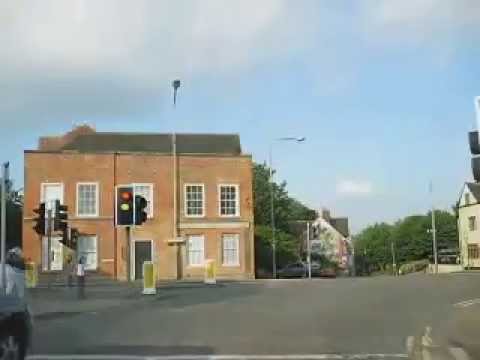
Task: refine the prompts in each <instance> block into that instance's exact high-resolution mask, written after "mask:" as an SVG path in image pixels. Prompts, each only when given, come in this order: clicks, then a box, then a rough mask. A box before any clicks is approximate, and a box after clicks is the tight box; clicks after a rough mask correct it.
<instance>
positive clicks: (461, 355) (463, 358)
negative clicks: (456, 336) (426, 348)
mask: <svg viewBox="0 0 480 360" xmlns="http://www.w3.org/2000/svg"><path fill="white" fill-rule="evenodd" d="M448 350H449V351H450V354H452V356H453V357H454V358H455V360H470V356H468V354H467V353H466V352H465V350H463V349H462V348H454V347H451V348H449V349H448Z"/></svg>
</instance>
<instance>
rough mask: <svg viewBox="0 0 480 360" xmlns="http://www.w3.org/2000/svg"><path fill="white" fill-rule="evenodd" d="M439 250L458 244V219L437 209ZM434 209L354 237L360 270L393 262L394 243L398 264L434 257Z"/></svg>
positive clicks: (383, 267) (385, 265) (384, 224)
mask: <svg viewBox="0 0 480 360" xmlns="http://www.w3.org/2000/svg"><path fill="white" fill-rule="evenodd" d="M435 224H436V229H437V246H438V249H445V248H456V247H458V235H457V220H456V217H455V215H454V214H452V213H450V212H448V211H441V210H436V211H435ZM431 227H432V223H431V212H429V213H427V214H425V215H412V216H407V217H405V218H403V219H401V220H399V221H397V222H396V223H395V224H393V225H390V224H386V223H381V224H375V225H371V226H368V227H367V228H365V229H364V230H362V231H361V232H360V233H359V234H358V235H357V236H356V237H355V239H354V245H355V258H356V264H357V271H358V272H360V273H361V272H362V271H363V270H364V269H365V268H369V269H370V270H373V271H376V270H382V271H383V270H385V269H386V268H387V267H388V266H389V265H390V264H391V263H392V252H391V244H393V245H394V248H395V255H396V262H397V264H398V265H400V264H402V263H406V262H411V261H415V260H421V259H428V258H431V256H432V253H433V246H432V245H433V242H432V234H431V232H430V229H431Z"/></svg>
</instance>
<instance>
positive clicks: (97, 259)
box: [75, 234, 99, 271]
mask: <svg viewBox="0 0 480 360" xmlns="http://www.w3.org/2000/svg"><path fill="white" fill-rule="evenodd" d="M81 238H82V239H83V238H93V239H95V260H96V261H95V267H94V268H89V269H87V267H86V266H85V270H86V271H97V270H98V268H99V264H98V263H99V254H98V248H99V246H98V243H99V241H98V235H96V234H83V235H80V236H79V239H78V243H77V248H76V249H75V250H76V253H77V254H76V261H77V262H78V260H79V256H80V254H81V252H80V250H79V248H78V245H79V243H80V239H81ZM83 252H84V253H87V254H89V253H93V252H92V251H83ZM84 265H86V264H84Z"/></svg>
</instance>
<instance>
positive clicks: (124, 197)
mask: <svg viewBox="0 0 480 360" xmlns="http://www.w3.org/2000/svg"><path fill="white" fill-rule="evenodd" d="M116 200H117V201H116V203H117V209H116V210H117V211H116V225H117V226H130V225H134V222H133V219H134V205H135V204H134V201H133V186H119V187H117V199H116Z"/></svg>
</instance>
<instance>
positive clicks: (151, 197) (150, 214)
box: [133, 183, 154, 219]
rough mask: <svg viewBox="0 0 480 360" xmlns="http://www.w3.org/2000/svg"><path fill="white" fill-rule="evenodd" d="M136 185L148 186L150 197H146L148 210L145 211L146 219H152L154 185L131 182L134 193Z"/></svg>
mask: <svg viewBox="0 0 480 360" xmlns="http://www.w3.org/2000/svg"><path fill="white" fill-rule="evenodd" d="M137 186H148V187H149V188H150V199H147V201H148V202H150V211H149V212H148V213H147V219H153V198H154V196H153V191H154V186H153V183H133V192H134V194H135V195H136V194H137V192H136V190H135V189H136V187H137Z"/></svg>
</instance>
